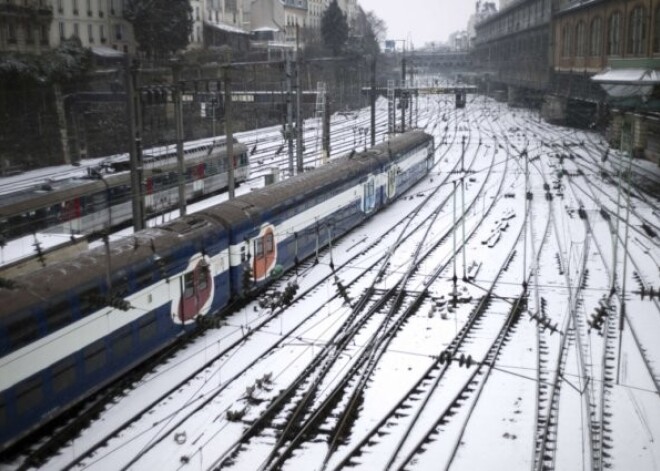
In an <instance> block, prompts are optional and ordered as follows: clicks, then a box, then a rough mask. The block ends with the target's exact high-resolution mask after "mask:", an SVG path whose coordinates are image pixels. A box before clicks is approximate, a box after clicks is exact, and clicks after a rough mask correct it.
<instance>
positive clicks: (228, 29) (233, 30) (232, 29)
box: [204, 21, 250, 35]
mask: <svg viewBox="0 0 660 471" xmlns="http://www.w3.org/2000/svg"><path fill="white" fill-rule="evenodd" d="M204 24H205V25H206V26H208V27H210V28H214V29H217V30H219V31H223V32H225V33H230V34H246V35H247V34H250V33H248V32H247V31H245V30H244V29H242V28H239V27H238V26H233V25H228V24H227V23H222V22H221V21H218V22H214V21H204Z"/></svg>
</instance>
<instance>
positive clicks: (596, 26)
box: [590, 17, 603, 56]
mask: <svg viewBox="0 0 660 471" xmlns="http://www.w3.org/2000/svg"><path fill="white" fill-rule="evenodd" d="M602 30H603V27H602V21H601V19H600V17H596V18H594V19H593V20H592V21H591V49H590V53H591V55H592V56H600V55H601V54H602V52H603V44H602V39H601V38H602V35H603V31H602Z"/></svg>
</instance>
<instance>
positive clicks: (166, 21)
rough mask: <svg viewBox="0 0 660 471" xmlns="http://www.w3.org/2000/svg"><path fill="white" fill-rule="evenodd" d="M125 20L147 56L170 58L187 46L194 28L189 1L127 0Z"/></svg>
mask: <svg viewBox="0 0 660 471" xmlns="http://www.w3.org/2000/svg"><path fill="white" fill-rule="evenodd" d="M124 17H125V18H126V19H127V20H128V21H130V22H131V23H132V24H133V30H134V31H135V39H136V41H137V42H138V44H139V48H140V50H141V51H143V52H144V53H145V54H146V55H147V57H150V58H158V57H160V58H162V57H167V56H169V55H171V54H173V53H175V52H176V51H178V50H180V49H185V47H186V46H187V45H188V42H189V38H190V34H191V33H192V25H193V21H192V7H191V6H190V2H189V1H188V0H128V3H127V5H126V10H125V12H124Z"/></svg>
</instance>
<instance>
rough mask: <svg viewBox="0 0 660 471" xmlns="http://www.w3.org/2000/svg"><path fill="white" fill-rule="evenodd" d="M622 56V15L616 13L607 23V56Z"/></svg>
mask: <svg viewBox="0 0 660 471" xmlns="http://www.w3.org/2000/svg"><path fill="white" fill-rule="evenodd" d="M619 54H621V13H619V12H618V11H617V12H614V13H612V15H610V18H609V20H608V22H607V55H608V56H618V55H619Z"/></svg>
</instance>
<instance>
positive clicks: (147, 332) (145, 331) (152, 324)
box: [138, 314, 158, 343]
mask: <svg viewBox="0 0 660 471" xmlns="http://www.w3.org/2000/svg"><path fill="white" fill-rule="evenodd" d="M157 332H158V324H157V323H156V316H155V315H154V314H149V315H147V316H146V317H145V319H143V320H142V321H140V329H139V331H138V337H139V340H140V343H142V342H145V341H147V340H149V339H152V338H153V337H154V336H155V335H156V333H157Z"/></svg>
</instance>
